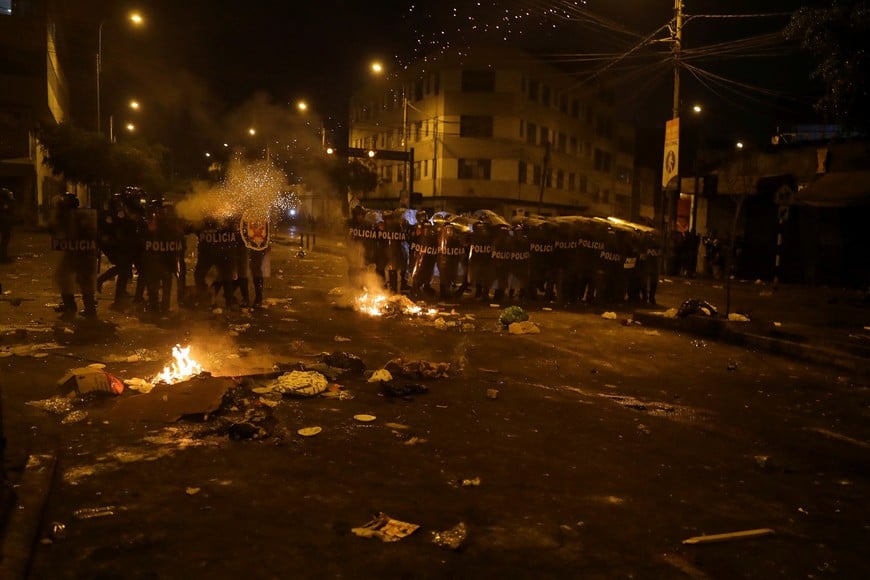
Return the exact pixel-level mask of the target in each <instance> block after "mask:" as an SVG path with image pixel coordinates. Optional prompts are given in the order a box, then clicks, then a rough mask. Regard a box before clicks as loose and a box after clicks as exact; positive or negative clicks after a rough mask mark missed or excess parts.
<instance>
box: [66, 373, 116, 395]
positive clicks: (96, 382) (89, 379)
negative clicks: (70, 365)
mask: <svg viewBox="0 0 870 580" xmlns="http://www.w3.org/2000/svg"><path fill="white" fill-rule="evenodd" d="M57 386H59V387H61V388H62V389H65V390H67V391H71V390H75V392H76V393H77V394H79V395H84V394H86V393H95V392H99V393H111V394H113V395H120V394H121V393H123V392H124V383H122V382H121V380H120V379H119V378H118V377H116V376H114V375H110V374H109V373H107V372H106V371H104V370H103V369H100V368H94V367H80V368H75V369H70V370H69V371H67V373H66V374H65V375H64V376H63V377H61V378H60V379H59V380H58V381H57Z"/></svg>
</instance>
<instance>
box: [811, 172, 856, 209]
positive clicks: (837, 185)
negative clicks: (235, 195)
mask: <svg viewBox="0 0 870 580" xmlns="http://www.w3.org/2000/svg"><path fill="white" fill-rule="evenodd" d="M794 203H796V204H802V205H814V206H819V207H851V206H864V205H870V171H836V172H834V173H825V174H824V175H822V176H821V177H818V178H817V179H816V180H815V181H812V182H810V183H809V184H808V185H806V186H805V187H800V188H798V191H797V193H795V195H794Z"/></svg>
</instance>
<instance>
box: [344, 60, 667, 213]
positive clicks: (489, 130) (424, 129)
mask: <svg viewBox="0 0 870 580" xmlns="http://www.w3.org/2000/svg"><path fill="white" fill-rule="evenodd" d="M614 103H615V95H614V93H613V91H612V89H610V88H609V87H608V86H607V85H606V84H595V85H586V84H579V83H578V81H577V80H576V79H575V78H573V77H571V76H570V75H567V74H566V73H564V72H562V71H559V70H557V69H556V68H554V67H552V66H550V65H548V64H547V63H545V62H543V61H541V60H538V59H536V58H534V57H532V56H531V55H528V54H526V53H523V52H520V51H516V50H509V49H506V48H503V47H500V48H498V49H488V48H476V49H472V50H471V51H470V52H468V53H462V54H455V53H454V54H450V55H444V56H440V57H438V58H436V59H426V60H424V61H421V62H418V63H416V64H415V65H414V66H412V67H409V68H408V70H407V71H403V72H402V74H401V75H399V76H397V77H395V78H392V79H389V80H388V79H383V78H379V79H375V80H372V82H370V83H369V84H368V85H367V86H365V87H363V88H362V89H361V90H360V91H358V92H357V93H356V94H355V95H354V96H353V98H352V100H351V107H350V111H351V114H350V131H349V143H348V145H349V146H350V147H352V148H358V149H363V150H369V149H370V150H373V151H374V152H375V154H374V157H372V158H371V159H370V160H369V163H371V165H372V167H373V168H374V169H375V171H376V172H377V174H378V178H379V179H378V182H379V184H378V187H377V189H376V191H374V192H372V193H371V194H369V195H367V196H366V197H365V198H364V199H362V200H360V201H361V202H362V203H363V204H366V205H370V206H372V207H396V206H398V205H407V204H408V201H411V200H413V202H414V203H411V205H412V206H414V207H418V206H419V207H424V208H428V209H432V210H448V211H453V212H466V211H474V210H478V209H490V210H493V211H496V212H497V213H501V214H502V215H505V216H508V217H510V216H513V215H518V214H520V215H521V214H524V213H525V214H532V213H540V214H543V215H565V214H578V213H593V214H601V215H613V216H617V217H622V218H626V219H636V218H638V217H652V214H653V202H652V199H651V196H642V195H640V193H639V192H643V191H646V190H648V189H649V188H638V187H635V184H634V181H635V179H636V172H635V166H634V156H633V151H634V131H633V129H632V128H631V127H629V126H626V125H623V124H620V123H618V122H617V120H616V110H615V104H614ZM379 151H392V152H408V153H413V160H407V161H405V160H385V159H381V158H379V156H378V152H379ZM644 175H646V174H644ZM409 192H413V193H415V194H416V195H414V196H411V195H409ZM643 201H645V202H646V203H642V202H643Z"/></svg>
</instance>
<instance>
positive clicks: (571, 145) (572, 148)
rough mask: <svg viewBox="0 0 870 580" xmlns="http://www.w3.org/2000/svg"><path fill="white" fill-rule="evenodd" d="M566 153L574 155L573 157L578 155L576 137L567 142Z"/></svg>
mask: <svg viewBox="0 0 870 580" xmlns="http://www.w3.org/2000/svg"><path fill="white" fill-rule="evenodd" d="M568 153H569V154H571V155H574V156H575V157H576V156H578V155H579V154H580V151H579V149H578V148H577V137H571V138H570V139H569V140H568Z"/></svg>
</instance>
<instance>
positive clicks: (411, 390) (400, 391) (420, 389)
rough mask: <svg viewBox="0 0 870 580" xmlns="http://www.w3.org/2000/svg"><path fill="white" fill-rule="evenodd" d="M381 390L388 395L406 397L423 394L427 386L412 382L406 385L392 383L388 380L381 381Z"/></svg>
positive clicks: (426, 390)
mask: <svg viewBox="0 0 870 580" xmlns="http://www.w3.org/2000/svg"><path fill="white" fill-rule="evenodd" d="M381 392H382V393H383V394H384V395H386V396H388V397H398V398H402V399H407V398H408V397H410V396H411V395H425V394H426V393H428V392H429V387H427V386H426V385H418V384H413V383H412V384H407V385H394V384H392V383H390V382H385V383H384V382H382V383H381Z"/></svg>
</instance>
